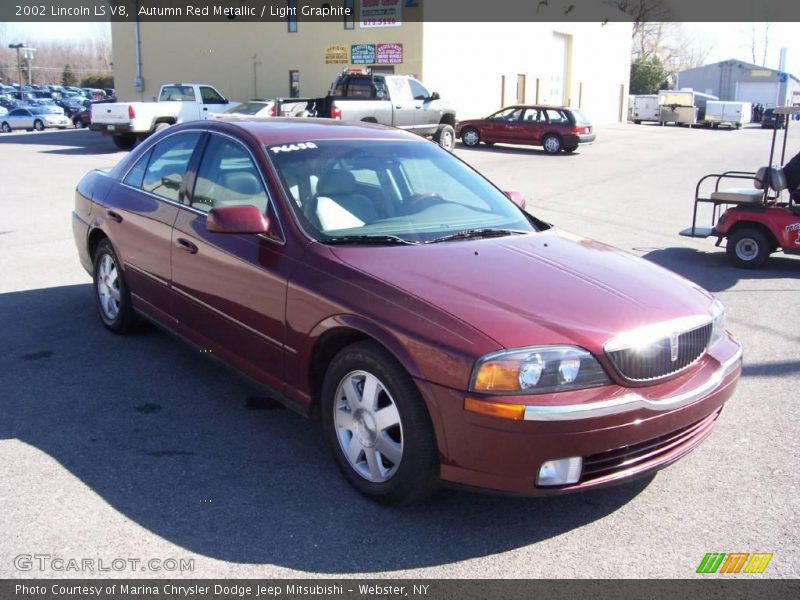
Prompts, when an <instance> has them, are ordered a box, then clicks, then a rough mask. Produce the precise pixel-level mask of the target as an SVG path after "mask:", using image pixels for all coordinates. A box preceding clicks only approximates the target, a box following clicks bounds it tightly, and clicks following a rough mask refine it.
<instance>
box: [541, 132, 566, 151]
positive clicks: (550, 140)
mask: <svg viewBox="0 0 800 600" xmlns="http://www.w3.org/2000/svg"><path fill="white" fill-rule="evenodd" d="M563 146H564V145H563V144H562V143H561V138H560V137H558V136H557V135H556V134H555V133H548V134H547V135H546V136H544V138H542V147H543V148H544V151H545V152H547V153H548V154H558V153H559V152H561V149H562V148H563Z"/></svg>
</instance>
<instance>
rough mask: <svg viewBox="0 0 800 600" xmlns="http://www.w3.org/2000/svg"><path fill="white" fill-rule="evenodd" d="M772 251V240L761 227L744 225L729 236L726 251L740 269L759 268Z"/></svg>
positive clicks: (731, 260) (729, 258) (732, 262)
mask: <svg viewBox="0 0 800 600" xmlns="http://www.w3.org/2000/svg"><path fill="white" fill-rule="evenodd" d="M771 251H772V244H770V240H769V239H768V238H767V236H766V235H765V234H764V232H763V231H761V230H760V229H756V228H755V227H742V228H741V229H737V230H736V231H734V232H733V233H732V234H731V235H729V236H728V243H727V244H726V246H725V252H726V253H727V255H728V260H730V262H731V264H732V265H733V266H735V267H738V268H740V269H758V268H759V267H761V266H762V265H763V264H764V263H765V262H766V260H767V259H768V258H769V255H770V252H771Z"/></svg>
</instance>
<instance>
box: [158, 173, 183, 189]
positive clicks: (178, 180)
mask: <svg viewBox="0 0 800 600" xmlns="http://www.w3.org/2000/svg"><path fill="white" fill-rule="evenodd" d="M182 183H183V177H181V176H180V175H178V174H177V173H174V174H172V175H165V176H164V177H162V178H161V185H163V186H164V187H165V188H168V189H171V190H179V189H181V184H182Z"/></svg>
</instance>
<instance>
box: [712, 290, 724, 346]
mask: <svg viewBox="0 0 800 600" xmlns="http://www.w3.org/2000/svg"><path fill="white" fill-rule="evenodd" d="M708 310H709V312H710V313H711V341H710V342H709V343H708V347H709V348H710V347H711V346H713V345H714V344H716V343H717V342H719V341H721V340H722V339H723V338H724V337H725V306H724V305H723V304H722V302H720V301H719V300H718V299H716V298H715V299H714V302H712V303H711V306H710V307H709V309H708Z"/></svg>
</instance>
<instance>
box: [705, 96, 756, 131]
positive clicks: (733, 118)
mask: <svg viewBox="0 0 800 600" xmlns="http://www.w3.org/2000/svg"><path fill="white" fill-rule="evenodd" d="M752 114H753V105H752V104H750V103H749V102H733V101H722V100H709V101H708V102H706V115H705V119H704V121H703V122H704V123H705V124H706V125H711V126H712V127H719V126H720V125H727V126H729V127H735V128H736V129H739V128H741V127H742V125H744V124H745V123H749V122H750V118H751V117H752Z"/></svg>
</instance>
